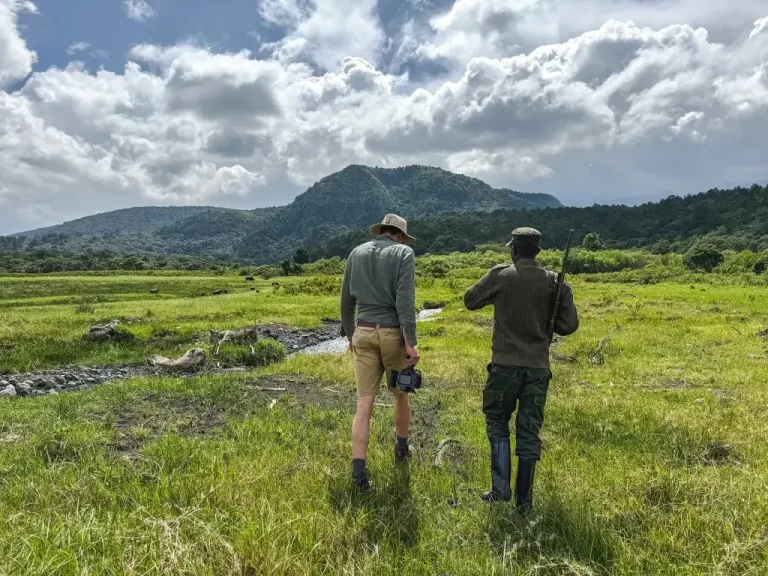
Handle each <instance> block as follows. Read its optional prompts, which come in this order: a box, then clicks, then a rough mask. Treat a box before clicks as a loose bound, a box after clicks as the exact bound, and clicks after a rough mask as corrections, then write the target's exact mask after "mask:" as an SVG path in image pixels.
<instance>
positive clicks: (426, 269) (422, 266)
mask: <svg viewBox="0 0 768 576" xmlns="http://www.w3.org/2000/svg"><path fill="white" fill-rule="evenodd" d="M416 271H417V272H418V274H420V275H423V276H431V277H432V278H445V277H446V276H448V273H449V272H450V271H451V265H450V264H449V263H448V262H447V261H446V260H445V259H440V260H437V259H432V260H427V261H426V262H424V263H421V262H419V263H417V264H416Z"/></svg>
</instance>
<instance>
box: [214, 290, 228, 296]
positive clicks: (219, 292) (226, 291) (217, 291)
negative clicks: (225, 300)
mask: <svg viewBox="0 0 768 576" xmlns="http://www.w3.org/2000/svg"><path fill="white" fill-rule="evenodd" d="M221 294H229V290H214V291H213V295H214V296H220V295H221Z"/></svg>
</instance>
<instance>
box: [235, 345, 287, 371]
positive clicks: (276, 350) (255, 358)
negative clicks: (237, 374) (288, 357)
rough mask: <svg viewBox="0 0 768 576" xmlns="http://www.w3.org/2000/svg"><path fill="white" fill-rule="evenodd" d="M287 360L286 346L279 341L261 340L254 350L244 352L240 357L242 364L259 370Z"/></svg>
mask: <svg viewBox="0 0 768 576" xmlns="http://www.w3.org/2000/svg"><path fill="white" fill-rule="evenodd" d="M284 358H285V346H283V345H282V344H280V343H279V342H278V341H277V340H259V341H258V342H256V344H255V345H254V346H253V350H250V349H248V350H242V351H241V352H240V354H239V355H238V360H239V363H240V364H243V365H245V366H251V367H254V368H257V367H259V366H269V365H270V364H274V363H276V362H280V361H281V360H283V359H284Z"/></svg>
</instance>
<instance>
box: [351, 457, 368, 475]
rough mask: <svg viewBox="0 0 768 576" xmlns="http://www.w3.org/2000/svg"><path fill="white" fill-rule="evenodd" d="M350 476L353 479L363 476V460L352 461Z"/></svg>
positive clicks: (355, 459) (354, 459)
mask: <svg viewBox="0 0 768 576" xmlns="http://www.w3.org/2000/svg"><path fill="white" fill-rule="evenodd" d="M352 476H353V477H355V478H362V477H363V476H365V458H353V459H352Z"/></svg>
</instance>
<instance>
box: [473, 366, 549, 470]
mask: <svg viewBox="0 0 768 576" xmlns="http://www.w3.org/2000/svg"><path fill="white" fill-rule="evenodd" d="M551 378H552V373H551V372H550V371H549V370H547V369H536V368H518V367H513V366H502V365H500V364H489V365H488V381H487V382H486V384H485V389H484V390H483V413H484V414H485V426H486V431H487V433H488V439H489V440H499V439H507V438H509V420H510V418H511V417H512V414H513V413H514V412H515V410H517V417H516V418H515V437H516V447H515V454H516V455H517V457H518V458H522V459H524V460H539V459H540V458H541V440H540V439H539V432H540V431H541V427H542V425H543V424H544V404H545V403H546V401H547V388H548V387H549V381H550V380H551Z"/></svg>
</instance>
